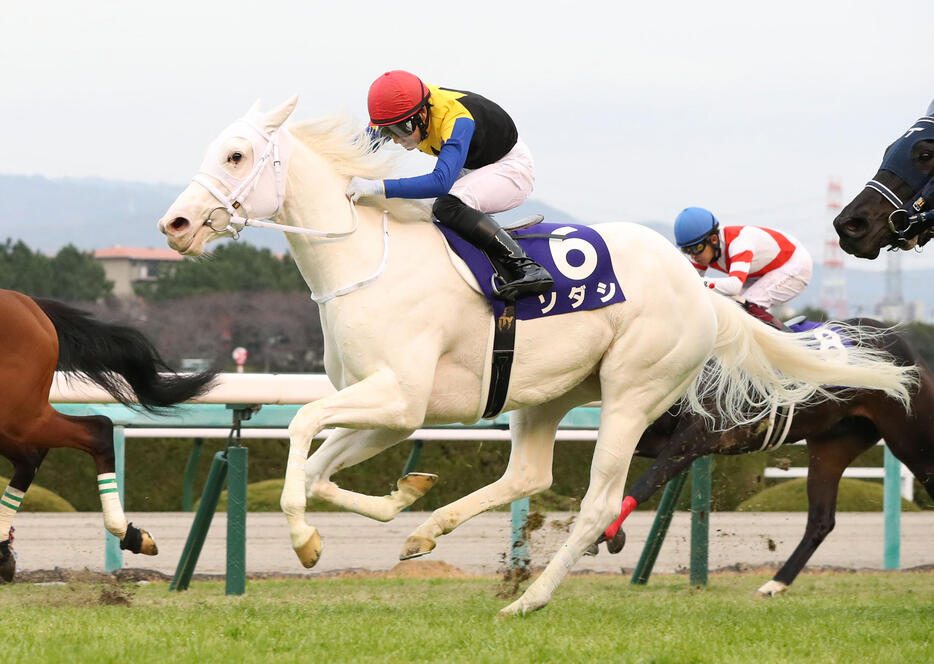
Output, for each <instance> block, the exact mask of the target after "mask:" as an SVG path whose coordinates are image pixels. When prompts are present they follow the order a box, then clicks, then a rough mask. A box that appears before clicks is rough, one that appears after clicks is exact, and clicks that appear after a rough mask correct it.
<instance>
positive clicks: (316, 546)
mask: <svg viewBox="0 0 934 664" xmlns="http://www.w3.org/2000/svg"><path fill="white" fill-rule="evenodd" d="M323 548H324V545H323V544H322V543H321V536H320V535H319V534H318V529H317V528H311V535H309V536H308V539H307V540H305V542H304V543H303V544H300V545H299V546H296V547H295V555H297V556H298V559H299V561H300V562H301V563H302V566H303V567H314V566H315V564H317V562H318V559H319V558H321V549H323Z"/></svg>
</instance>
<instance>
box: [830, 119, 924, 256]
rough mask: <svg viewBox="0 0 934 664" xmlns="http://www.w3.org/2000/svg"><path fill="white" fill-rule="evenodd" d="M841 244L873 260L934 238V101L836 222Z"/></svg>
mask: <svg viewBox="0 0 934 664" xmlns="http://www.w3.org/2000/svg"><path fill="white" fill-rule="evenodd" d="M833 225H834V229H836V231H837V235H839V236H840V248H841V249H843V250H844V251H845V252H847V253H848V254H853V255H854V256H858V257H860V258H869V259H874V258H876V257H878V255H879V251H880V250H881V249H883V248H884V247H889V248H890V250H895V249H913V248H915V247H920V246H924V245H925V244H926V243H927V242H928V241H929V240H930V239H931V238H932V237H934V102H932V103H931V105H930V106H929V107H928V109H927V112H926V114H925V115H924V117H922V118H920V119H919V120H918V121H917V122H915V123H914V125H912V126H911V127H910V128H908V130H907V131H906V132H905V133H903V134H902V135H901V136H900V137H899V138H897V139H896V140H895V142H894V143H892V144H891V145H890V146H889V147H888V148H887V149H886V151H885V155H884V156H883V157H882V164H881V165H880V167H879V170H878V172H877V173H876V175H875V176H874V177H873V179H872V180H870V181H869V182H868V183H867V184H866V186H865V188H864V189H863V190H862V191H861V192H860V193H859V195H857V196H856V198H854V199H853V200H852V201H851V202H850V203H849V205H847V206H846V207H845V208H843V210H841V212H840V214H839V215H837V218H836V219H834V221H833Z"/></svg>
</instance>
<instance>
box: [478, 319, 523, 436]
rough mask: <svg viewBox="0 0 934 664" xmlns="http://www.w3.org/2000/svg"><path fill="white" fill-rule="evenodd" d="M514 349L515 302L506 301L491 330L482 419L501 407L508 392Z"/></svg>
mask: <svg viewBox="0 0 934 664" xmlns="http://www.w3.org/2000/svg"><path fill="white" fill-rule="evenodd" d="M515 350H516V303H515V302H514V301H511V302H507V303H506V308H505V309H503V313H502V314H501V315H500V317H499V318H497V319H496V325H495V328H494V330H493V357H492V358H491V362H490V365H491V366H490V391H489V394H488V395H487V398H486V408H484V409H483V419H485V420H489V419H492V418H494V417H496V416H497V415H499V412H500V411H501V410H502V409H503V406H504V405H505V403H506V395H507V394H508V393H509V376H510V374H511V373H512V358H513V355H514V354H515Z"/></svg>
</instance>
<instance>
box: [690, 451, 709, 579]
mask: <svg viewBox="0 0 934 664" xmlns="http://www.w3.org/2000/svg"><path fill="white" fill-rule="evenodd" d="M710 466H711V457H710V455H707V456H703V457H701V458H700V459H697V460H696V461H694V463H693V464H691V585H692V586H706V585H707V569H708V544H709V539H710Z"/></svg>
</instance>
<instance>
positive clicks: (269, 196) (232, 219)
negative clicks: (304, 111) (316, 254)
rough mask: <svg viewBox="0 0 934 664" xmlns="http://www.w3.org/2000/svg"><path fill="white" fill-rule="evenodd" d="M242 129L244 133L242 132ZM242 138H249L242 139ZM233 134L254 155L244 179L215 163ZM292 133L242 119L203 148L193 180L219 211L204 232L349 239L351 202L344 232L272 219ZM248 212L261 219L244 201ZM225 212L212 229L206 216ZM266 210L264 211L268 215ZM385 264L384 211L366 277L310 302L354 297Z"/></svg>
mask: <svg viewBox="0 0 934 664" xmlns="http://www.w3.org/2000/svg"><path fill="white" fill-rule="evenodd" d="M244 129H245V130H246V131H243V130H244ZM244 134H247V135H248V136H243V135H244ZM232 136H242V137H244V138H248V140H250V142H251V143H252V144H253V154H254V156H255V155H257V154H258V155H259V157H258V158H255V159H254V161H253V169H252V170H251V171H250V172H249V173H248V174H247V176H246V177H244V178H238V177H236V176H233V175H231V174H230V173H228V172H227V171H226V170H224V168H223V167H222V166H221V165H220V163H219V162H218V160H217V158H216V157H217V153H218V152H219V149H221V148H222V147H223V143H224V141H225V140H227V139H228V138H230V137H232ZM280 137H284V138H285V141H284V143H283V146H282V147H283V149H282V151H281V152H282V154H281V155H280V145H279V141H280ZM291 147H292V135H291V134H290V133H289V132H288V130H286V129H285V128H283V127H280V128H278V129H276V130H275V131H272V132H265V131H263V130H262V129H260V128H259V127H258V126H257V125H256V124H255V123H254V122H253V121H252V120H251V119H250V118H249V117H244V118H241V119H239V120H237V121H236V122H234V123H233V124H231V125H230V126H229V127H228V128H227V129H226V130H225V131H224V132H223V133H222V134H221V136H220V137H218V138H217V139H216V140H215V141H214V143H212V144H211V147H209V148H208V154H207V156H206V157H205V160H204V161H203V162H202V164H201V168H199V169H198V172H197V173H195V176H194V177H193V178H192V182H196V183H198V184H199V185H201V186H202V187H204V188H205V189H206V190H207V191H208V193H209V194H211V195H212V196H213V197H214V198H215V199H217V201H218V202H219V203H220V204H221V206H222V207H217V208H214V210H212V211H211V213H210V214H209V215H208V218H207V220H206V221H205V222H204V223H205V224H206V225H207V226H208V228H210V229H211V230H212V231H214V232H215V233H219V234H220V233H230V235H231V237H233V239H234V240H236V239H239V237H240V231H242V230H243V229H244V228H245V227H246V226H257V227H260V228H271V229H274V230H277V231H284V232H286V233H296V234H299V235H309V236H311V237H315V238H322V239H341V238H346V237H348V236H350V235H353V234H354V233H355V232H356V231H357V227H358V226H359V219H358V218H357V207H356V205H355V204H354V202H353V201H351V200H349V199H348V201H347V202H348V204H349V205H350V214H351V218H352V224H351V228H350V230H347V231H319V230H314V229H312V228H301V227H299V226H288V225H286V224H280V223H277V222H275V221H272V218H273V217H275V216H276V215H277V214H278V213H279V210H280V209H282V202H283V201H284V200H285V180H284V178H283V172H284V170H285V168H286V167H287V164H288V158H289V155H290V153H291ZM270 162H271V163H272V166H273V174H274V180H273V181H271V182H270V181H269V178H268V177H267V179H266V181H265V182H264V181H262V177H263V174H264V172H265V170H266V167H267V166H268V165H269V164H270ZM215 182H221V183H224V184H225V185H227V188H228V190H229V191H230V193H228V194H225V193H224V192H223V191H222V190H221V189H220V187H218V186H217V185H216V184H215ZM248 200H249V201H250V202H249V210H252V211H255V212H256V216H257V217H264V218H265V219H256V218H254V217H252V216H249V211H248V210H247V201H248ZM220 209H224V210H226V211H227V214H228V219H227V225H226V226H225V227H224V228H221V229H217V228H215V227H214V226H213V224H212V220H211V215H213V214H214V212H215V211H216V210H220ZM241 210H242V211H244V212H247V216H242V215H241V214H238V212H239V211H241ZM267 210H269V212H267ZM388 262H389V215H388V214H387V213H385V212H384V213H383V258H382V260H381V261H380V265H379V267H378V268H377V270H376V272H374V273H373V274H372V275H370V276H369V277H367V278H365V279H362V280H360V281H358V282H356V283H353V284H351V285H350V286H345V287H343V288H338V289H337V290H335V291H332V292H331V293H328V294H326V295H315V294H314V293H312V294H311V299H312V300H314V301H315V302H317V303H318V304H323V303H325V302H328V301H330V300H333V299H334V298H336V297H341V296H344V295H348V294H350V293H353V292H354V291H357V290H360V289H361V288H365V287H367V286H369V285H370V283H372V282H373V281H375V280H376V279H377V278H378V277H379V276H380V275H381V274H382V273H383V271H384V270H385V269H386V265H387V263H388Z"/></svg>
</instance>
